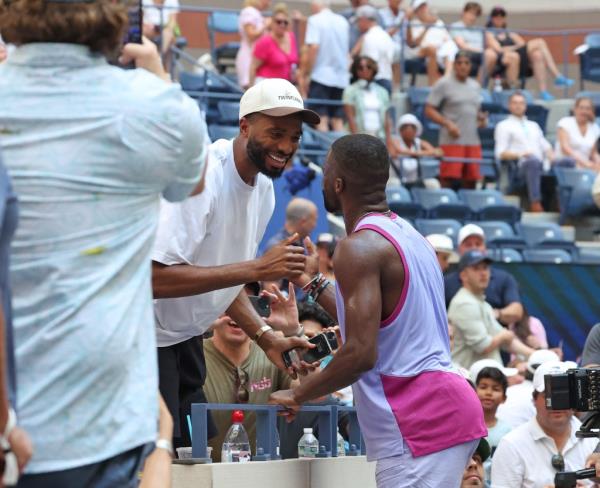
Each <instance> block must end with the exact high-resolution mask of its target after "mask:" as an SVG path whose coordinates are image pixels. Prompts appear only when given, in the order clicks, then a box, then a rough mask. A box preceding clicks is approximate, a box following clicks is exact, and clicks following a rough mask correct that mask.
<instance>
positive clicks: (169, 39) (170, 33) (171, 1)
mask: <svg viewBox="0 0 600 488" xmlns="http://www.w3.org/2000/svg"><path fill="white" fill-rule="evenodd" d="M142 5H143V6H144V15H143V17H144V25H143V32H144V35H145V36H146V37H147V38H148V39H152V40H154V41H155V42H156V43H157V44H160V52H161V54H162V56H163V59H164V60H165V64H167V65H168V63H169V60H170V49H171V47H172V46H174V45H175V41H176V40H177V36H178V35H179V25H178V24H177V14H178V13H179V0H143V2H142Z"/></svg>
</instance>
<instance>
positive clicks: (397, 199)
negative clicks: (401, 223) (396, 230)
mask: <svg viewBox="0 0 600 488" xmlns="http://www.w3.org/2000/svg"><path fill="white" fill-rule="evenodd" d="M385 193H386V197H387V201H388V205H389V207H390V210H391V211H392V212H394V213H395V214H397V215H399V216H400V217H402V218H403V219H408V220H411V221H412V220H415V219H420V218H423V217H425V215H426V212H425V209H424V208H423V206H422V205H421V204H419V203H415V202H413V201H412V198H411V196H410V192H409V191H408V190H407V189H406V188H405V187H403V186H394V187H389V188H388V189H386V191H385Z"/></svg>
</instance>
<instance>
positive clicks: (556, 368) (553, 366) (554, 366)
mask: <svg viewBox="0 0 600 488" xmlns="http://www.w3.org/2000/svg"><path fill="white" fill-rule="evenodd" d="M567 369H569V366H568V365H567V364H565V363H562V362H560V361H548V362H546V363H544V364H540V365H539V366H538V369H536V370H535V374H534V375H533V389H534V390H535V391H537V392H538V393H541V392H543V391H544V390H545V389H546V386H545V385H544V376H546V375H547V374H558V373H564V372H565V371H567Z"/></svg>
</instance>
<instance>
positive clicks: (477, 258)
mask: <svg viewBox="0 0 600 488" xmlns="http://www.w3.org/2000/svg"><path fill="white" fill-rule="evenodd" d="M493 262H494V260H493V259H492V258H490V257H489V256H488V255H487V254H486V253H484V252H481V251H478V250H477V249H471V250H470V251H467V252H466V253H464V254H463V255H462V257H461V258H460V261H459V262H458V271H459V272H460V271H462V270H463V269H465V268H468V267H469V266H475V265H476V264H479V263H488V264H491V263H493Z"/></svg>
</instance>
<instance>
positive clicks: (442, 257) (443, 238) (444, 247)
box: [426, 234, 456, 273]
mask: <svg viewBox="0 0 600 488" xmlns="http://www.w3.org/2000/svg"><path fill="white" fill-rule="evenodd" d="M426 239H427V242H429V244H431V247H433V250H434V251H435V255H436V257H437V260H438V263H439V264H440V269H441V270H442V273H445V272H446V271H447V270H448V268H449V267H450V258H452V257H453V256H456V254H455V252H454V245H453V244H452V239H450V238H449V237H448V236H447V235H445V234H429V235H428V236H427V237H426Z"/></svg>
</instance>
